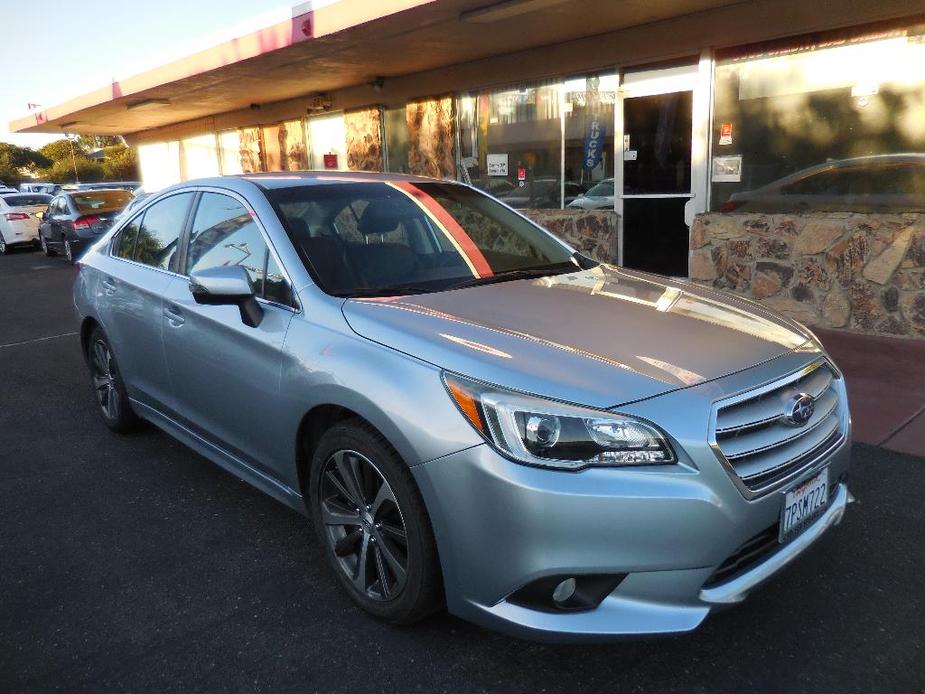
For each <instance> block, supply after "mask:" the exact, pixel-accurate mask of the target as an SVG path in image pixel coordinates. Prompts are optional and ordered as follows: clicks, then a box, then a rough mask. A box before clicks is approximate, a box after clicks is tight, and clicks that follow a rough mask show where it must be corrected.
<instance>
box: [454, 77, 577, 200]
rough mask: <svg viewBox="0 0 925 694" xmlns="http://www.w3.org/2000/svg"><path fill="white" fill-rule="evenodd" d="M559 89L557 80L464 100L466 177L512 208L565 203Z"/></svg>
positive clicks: (461, 113)
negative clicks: (562, 186)
mask: <svg viewBox="0 0 925 694" xmlns="http://www.w3.org/2000/svg"><path fill="white" fill-rule="evenodd" d="M560 90H561V85H559V84H552V85H544V86H537V87H525V88H522V89H509V90H505V91H500V92H492V93H485V94H479V95H477V96H468V97H463V98H461V99H460V100H459V104H458V108H459V123H460V145H461V151H460V167H461V169H464V173H463V172H461V176H462V177H463V178H466V177H468V180H469V181H471V182H472V184H473V185H475V186H477V187H479V188H482V189H483V190H486V191H488V192H489V193H491V194H492V195H495V196H497V197H498V198H500V199H501V200H503V201H504V202H506V203H507V204H509V205H511V206H512V207H518V208H558V207H560V206H561V204H562V197H561V181H562V121H561V116H560V113H561V111H560ZM577 173H579V172H576V174H577ZM579 180H580V179H579ZM569 183H571V182H569ZM571 187H572V186H569V188H570V189H571ZM571 192H574V195H576V196H577V191H571V190H570V193H571Z"/></svg>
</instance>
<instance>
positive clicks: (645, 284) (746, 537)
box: [74, 172, 851, 640]
mask: <svg viewBox="0 0 925 694" xmlns="http://www.w3.org/2000/svg"><path fill="white" fill-rule="evenodd" d="M78 267H79V272H78V275H77V280H76V285H75V290H74V292H75V295H74V298H75V304H76V307H77V310H78V312H79V315H80V318H81V321H82V327H81V332H80V334H81V341H82V345H83V349H84V353H85V355H86V358H87V363H88V365H89V368H90V373H91V376H92V383H93V389H94V392H95V395H96V399H97V402H98V404H99V410H100V412H101V414H102V417H103V419H104V421H105V422H106V424H107V425H108V426H109V427H110V428H112V429H113V430H115V431H117V432H123V431H127V430H129V429H130V428H132V427H133V426H135V425H137V423H138V420H139V419H144V420H147V421H149V422H152V423H154V424H155V425H157V426H158V427H160V428H162V429H164V430H165V431H167V432H168V433H170V434H171V435H172V436H174V437H176V438H177V439H179V440H181V441H183V442H184V443H186V444H187V445H189V446H190V447H191V448H193V449H194V450H196V451H198V452H199V453H201V454H202V455H204V456H205V457H207V458H209V459H211V460H213V461H214V462H216V463H217V464H219V465H221V466H222V467H224V468H226V469H227V470H229V471H230V472H232V473H233V474H235V475H237V476H239V477H241V478H243V479H245V480H247V481H248V482H250V483H251V484H253V485H254V486H256V487H258V488H259V489H262V490H263V491H265V492H267V493H268V494H270V495H271V496H273V497H275V498H277V499H279V500H280V501H282V502H283V503H285V504H288V505H289V506H291V507H292V508H294V509H297V510H299V511H301V512H303V513H306V514H307V515H309V516H311V518H312V521H313V525H314V527H315V530H316V531H317V534H318V537H319V540H320V542H321V543H322V546H323V548H324V552H325V553H326V555H327V558H328V559H329V561H330V564H331V568H332V571H333V573H334V575H335V576H336V577H337V580H339V581H340V583H341V584H342V585H343V587H344V589H345V590H346V591H347V592H348V593H349V594H350V596H351V597H352V598H353V599H354V600H355V601H356V602H357V603H358V604H359V605H360V606H362V607H363V608H364V609H366V610H368V611H369V612H370V613H372V614H373V615H376V616H378V617H381V618H384V619H387V620H390V621H393V622H411V621H414V620H416V619H420V618H422V617H423V616H425V615H427V614H429V613H431V612H432V611H434V610H436V609H439V608H440V607H441V605H443V604H445V605H446V606H447V607H448V608H449V610H450V611H451V612H452V613H454V614H456V615H459V616H461V617H464V618H466V619H469V620H472V621H474V622H478V623H480V624H483V625H486V626H489V627H492V628H495V629H499V630H503V631H507V632H510V633H512V634H516V635H520V636H526V637H531V638H538V639H551V640H568V639H594V638H608V637H614V636H617V635H634V634H647V633H666V632H682V631H688V630H691V629H694V628H695V627H697V625H699V624H700V623H701V622H702V621H703V620H704V618H705V617H706V616H707V615H708V614H709V613H710V611H711V610H713V609H714V608H717V607H720V606H723V605H729V604H731V603H737V602H739V601H741V600H742V599H744V598H745V596H746V595H747V594H748V593H749V592H750V591H751V590H752V589H753V588H755V587H756V586H758V585H759V584H760V583H762V582H764V581H765V580H766V579H768V578H770V577H771V576H772V575H774V574H775V573H776V572H777V571H778V570H779V569H781V568H782V567H783V566H785V565H786V564H787V563H789V562H790V561H791V560H793V559H794V558H795V557H797V556H798V555H799V554H800V553H801V552H803V551H804V550H805V549H806V548H807V547H809V545H811V544H812V543H813V542H814V541H815V540H817V539H818V538H819V537H820V536H821V535H822V534H823V533H824V532H825V531H826V530H827V529H828V528H829V527H830V526H832V525H835V524H836V523H838V522H839V521H840V520H841V518H842V516H843V514H844V512H845V508H846V506H847V503H848V500H849V494H848V490H847V486H846V473H847V469H848V464H849V441H850V426H851V425H850V418H849V414H848V407H847V402H846V396H845V384H844V380H843V378H842V376H841V374H840V373H839V371H838V369H837V368H836V366H835V365H834V364H833V363H832V362H831V361H830V360H829V358H828V357H827V356H826V354H825V353H824V352H823V350H822V347H821V346H820V344H819V342H818V341H817V340H816V339H815V338H814V336H813V335H812V334H811V333H810V332H809V331H808V330H807V329H805V328H804V327H803V326H801V325H799V324H796V323H794V322H793V321H789V320H787V319H785V318H782V317H780V316H777V315H774V314H772V313H770V312H768V311H766V310H765V309H764V308H762V307H760V306H758V305H756V304H753V303H751V302H748V301H744V300H741V299H737V298H733V297H726V296H721V295H718V294H716V293H713V292H711V291H708V290H706V289H703V288H700V287H696V286H694V285H691V284H688V283H686V282H682V281H676V280H670V279H666V278H663V277H657V276H653V275H647V274H643V273H638V272H631V271H628V270H624V269H620V268H616V267H612V266H608V265H602V264H599V263H597V262H594V261H592V260H590V259H588V258H584V257H582V256H580V255H579V254H577V253H576V252H574V251H573V249H571V248H569V247H567V246H566V245H565V244H563V243H562V242H560V241H559V240H557V239H556V238H555V237H553V236H552V235H550V234H549V233H547V232H546V231H544V230H543V229H541V228H539V227H537V226H536V225H535V224H533V223H532V222H530V221H529V220H528V219H527V218H525V217H523V216H521V215H520V214H518V213H517V212H515V211H514V210H512V209H510V208H509V207H506V206H504V205H502V204H501V203H499V202H498V201H496V200H495V199H493V198H491V197H489V196H487V195H485V194H483V193H481V192H479V191H477V190H475V189H473V188H470V187H468V186H464V185H459V184H454V183H448V182H438V181H433V180H429V179H422V178H412V177H406V176H390V175H384V174H383V175H371V174H359V173H349V174H335V173H321V172H319V173H287V174H286V175H271V174H265V175H260V174H258V175H246V176H241V177H225V178H210V179H202V180H197V181H190V182H187V183H183V184H180V185H177V186H174V187H172V188H169V189H167V190H165V191H163V192H161V193H159V194H156V195H153V196H151V198H149V199H148V200H145V202H144V204H143V205H142V206H141V207H140V208H139V209H138V211H137V212H136V213H135V214H134V215H131V216H130V217H129V218H127V219H124V220H122V221H121V222H120V223H119V224H117V225H116V226H115V227H114V228H113V229H112V230H110V231H109V232H108V233H107V234H106V235H105V236H104V237H103V238H101V239H99V240H98V241H97V242H96V243H95V244H94V246H93V247H92V248H91V249H90V250H89V251H88V252H87V253H86V254H85V255H84V256H83V258H82V259H81V260H80V262H79V265H78Z"/></svg>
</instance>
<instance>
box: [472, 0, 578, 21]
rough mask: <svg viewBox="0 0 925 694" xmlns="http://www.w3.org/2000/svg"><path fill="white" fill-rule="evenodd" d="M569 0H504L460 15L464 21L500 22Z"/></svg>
mask: <svg viewBox="0 0 925 694" xmlns="http://www.w3.org/2000/svg"><path fill="white" fill-rule="evenodd" d="M566 1H567V0H504V1H503V2H498V3H495V4H494V5H488V6H487V7H480V8H478V9H475V10H468V11H467V12H463V13H462V14H461V15H459V18H460V19H461V20H462V21H464V22H474V23H477V24H488V23H489V22H500V21H501V20H503V19H510V18H511V17H517V16H520V15H522V14H527V13H528V12H535V11H536V10H541V9H543V8H544V7H552V6H553V5H561V4H563V3H565V2H566Z"/></svg>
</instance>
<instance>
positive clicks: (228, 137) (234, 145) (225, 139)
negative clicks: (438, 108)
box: [218, 130, 244, 176]
mask: <svg viewBox="0 0 925 694" xmlns="http://www.w3.org/2000/svg"><path fill="white" fill-rule="evenodd" d="M240 148H241V138H240V137H238V131H237V130H224V131H222V132H220V133H219V134H218V153H219V160H220V161H221V164H222V174H223V175H225V176H233V175H235V174H240V173H244V170H243V169H242V168H241V157H240V154H239V152H240Z"/></svg>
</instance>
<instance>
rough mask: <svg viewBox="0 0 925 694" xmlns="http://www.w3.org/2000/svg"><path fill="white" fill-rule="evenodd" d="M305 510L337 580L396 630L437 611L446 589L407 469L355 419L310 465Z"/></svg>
mask: <svg viewBox="0 0 925 694" xmlns="http://www.w3.org/2000/svg"><path fill="white" fill-rule="evenodd" d="M311 470H312V474H311V479H310V489H309V505H310V510H311V514H312V519H313V520H314V524H315V528H316V530H317V532H318V535H319V537H320V539H321V542H322V544H323V547H324V552H325V554H326V555H327V558H328V561H329V563H330V565H331V568H332V569H333V571H334V573H335V575H336V576H337V579H338V581H339V582H340V583H341V585H342V586H343V587H344V588H345V590H346V591H347V593H348V594H349V595H350V597H351V598H352V599H353V601H354V602H356V603H357V604H358V605H359V606H360V607H362V608H363V609H364V610H366V611H367V612H369V613H371V614H373V615H375V616H376V617H379V618H381V619H385V620H387V621H390V622H393V623H397V624H409V623H412V622H415V621H418V620H420V619H422V618H424V617H426V616H427V615H429V614H431V613H432V612H434V611H435V610H436V609H438V608H439V607H440V605H441V602H442V597H443V583H442V579H441V574H440V565H439V560H438V557H437V547H436V542H435V541H434V534H433V530H432V529H431V526H430V519H429V518H428V516H427V511H426V509H425V508H424V502H423V500H422V499H421V496H420V493H419V492H418V490H417V487H416V486H415V484H414V480H413V479H412V477H411V472H410V471H409V470H408V466H407V465H406V464H405V463H404V461H402V460H401V459H400V458H399V457H398V454H397V453H396V452H395V451H394V450H393V449H392V447H391V446H390V445H389V444H388V442H387V441H386V440H385V439H384V438H383V437H382V436H381V435H380V434H379V433H378V432H377V431H375V430H374V429H373V428H371V427H370V426H369V425H367V424H365V423H364V422H361V421H359V420H347V421H346V422H342V423H340V424H337V425H335V426H334V427H332V428H331V429H329V430H328V431H327V432H326V433H325V434H324V436H322V438H321V441H320V442H319V444H318V448H317V450H316V451H315V455H314V458H313V460H312V468H311Z"/></svg>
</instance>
